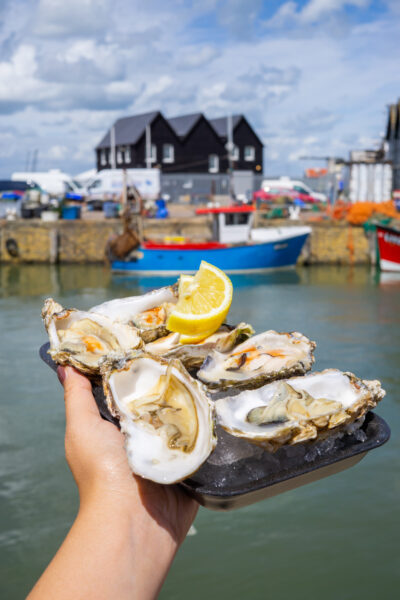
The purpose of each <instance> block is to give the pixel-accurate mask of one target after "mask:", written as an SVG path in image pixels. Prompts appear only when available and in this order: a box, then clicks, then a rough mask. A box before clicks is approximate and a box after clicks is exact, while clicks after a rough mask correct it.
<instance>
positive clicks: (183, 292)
mask: <svg viewBox="0 0 400 600" xmlns="http://www.w3.org/2000/svg"><path fill="white" fill-rule="evenodd" d="M232 292H233V289H232V283H231V280H230V279H229V277H227V276H226V275H225V273H224V272H223V271H221V269H218V268H217V267H214V265H210V263H207V262H205V261H204V260H202V261H201V263H200V268H199V270H198V271H197V273H196V275H194V276H192V275H181V277H180V280H179V290H178V302H177V304H176V306H175V308H174V310H173V311H172V313H171V314H170V316H169V318H168V321H167V329H169V330H170V331H175V332H178V333H180V334H183V335H184V336H190V338H192V339H193V338H197V341H199V340H200V339H202V338H205V337H207V336H209V335H211V334H212V333H214V332H215V331H217V329H218V328H219V327H220V326H221V324H222V323H223V322H224V320H225V317H226V315H227V314H228V311H229V308H230V306H231V302H232ZM186 343H188V341H186Z"/></svg>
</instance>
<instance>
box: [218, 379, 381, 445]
mask: <svg viewBox="0 0 400 600" xmlns="http://www.w3.org/2000/svg"><path fill="white" fill-rule="evenodd" d="M384 395H385V391H384V390H383V389H382V388H381V384H380V382H379V381H367V380H362V379H358V378H357V377H356V376H355V375H353V373H342V372H341V371H339V370H337V369H326V370H325V371H322V372H320V373H311V374H309V375H304V376H303V377H294V378H291V379H286V380H282V381H274V382H272V383H269V384H267V385H264V386H263V387H261V388H258V389H253V390H246V391H243V392H241V393H239V394H237V395H236V396H229V397H226V398H222V399H220V400H217V401H216V403H215V404H216V411H217V418H218V422H219V423H220V425H221V426H222V427H223V428H224V429H225V430H226V431H228V432H229V433H230V434H231V435H234V436H237V437H242V438H246V439H247V440H248V441H250V442H253V443H255V444H258V445H261V446H263V447H264V448H266V449H268V450H276V449H277V448H279V447H280V446H282V445H283V444H291V445H292V444H298V443H300V442H305V441H308V440H314V439H315V438H316V437H317V436H318V437H321V436H323V435H326V434H327V433H329V432H330V430H332V429H335V428H339V427H345V426H346V425H348V424H350V423H352V422H353V421H355V420H356V419H359V418H360V417H362V416H363V415H364V414H365V413H366V412H367V411H368V410H370V409H371V408H374V407H375V406H376V404H377V403H378V402H379V401H380V400H382V398H383V397H384Z"/></svg>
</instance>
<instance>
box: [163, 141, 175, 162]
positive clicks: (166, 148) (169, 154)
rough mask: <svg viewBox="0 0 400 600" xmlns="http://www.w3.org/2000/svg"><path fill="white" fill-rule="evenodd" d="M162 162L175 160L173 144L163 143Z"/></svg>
mask: <svg viewBox="0 0 400 600" xmlns="http://www.w3.org/2000/svg"><path fill="white" fill-rule="evenodd" d="M162 157H163V163H173V162H174V160H175V149H174V145H173V144H163V147H162Z"/></svg>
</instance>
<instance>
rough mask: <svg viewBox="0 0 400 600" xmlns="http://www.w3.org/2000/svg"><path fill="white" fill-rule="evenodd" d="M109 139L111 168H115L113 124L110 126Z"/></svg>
mask: <svg viewBox="0 0 400 600" xmlns="http://www.w3.org/2000/svg"><path fill="white" fill-rule="evenodd" d="M110 141H111V168H112V169H115V168H116V164H115V125H113V126H112V127H111V134H110Z"/></svg>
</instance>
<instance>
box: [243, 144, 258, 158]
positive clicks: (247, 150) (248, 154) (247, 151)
mask: <svg viewBox="0 0 400 600" xmlns="http://www.w3.org/2000/svg"><path fill="white" fill-rule="evenodd" d="M255 158H256V150H255V148H254V146H245V147H244V160H247V161H252V160H255Z"/></svg>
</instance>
